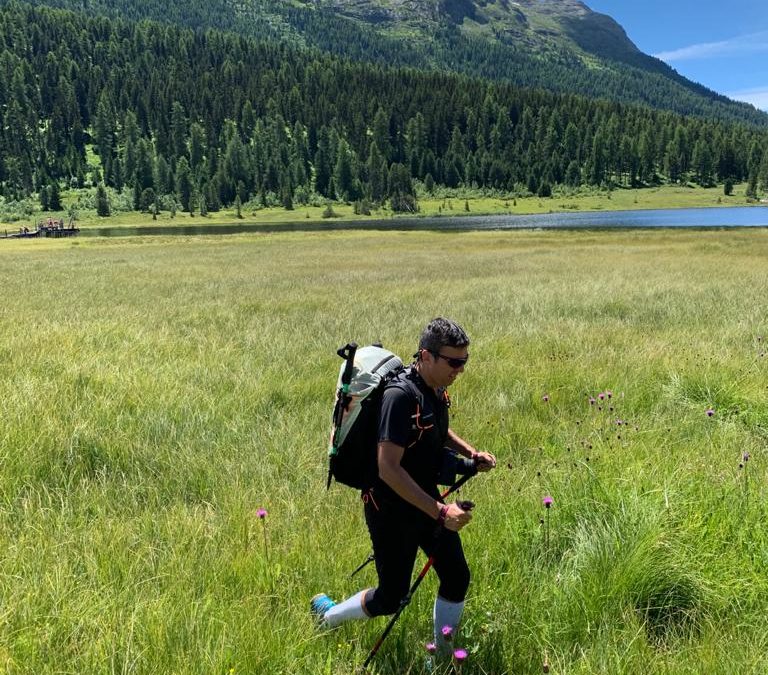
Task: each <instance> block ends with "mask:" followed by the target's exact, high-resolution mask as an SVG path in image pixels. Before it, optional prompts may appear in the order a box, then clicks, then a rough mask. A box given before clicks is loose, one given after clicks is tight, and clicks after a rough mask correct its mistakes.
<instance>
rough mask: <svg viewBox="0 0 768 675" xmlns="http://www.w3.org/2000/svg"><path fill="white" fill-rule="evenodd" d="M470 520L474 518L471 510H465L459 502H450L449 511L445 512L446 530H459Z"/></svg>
mask: <svg viewBox="0 0 768 675" xmlns="http://www.w3.org/2000/svg"><path fill="white" fill-rule="evenodd" d="M470 520H472V513H471V512H470V511H464V510H463V509H462V508H461V507H460V506H459V505H458V504H448V511H446V513H445V523H443V525H444V527H445V529H446V530H451V531H452V532H458V531H459V530H460V529H461V528H462V527H464V526H465V525H466V524H467V523H468V522H469V521H470Z"/></svg>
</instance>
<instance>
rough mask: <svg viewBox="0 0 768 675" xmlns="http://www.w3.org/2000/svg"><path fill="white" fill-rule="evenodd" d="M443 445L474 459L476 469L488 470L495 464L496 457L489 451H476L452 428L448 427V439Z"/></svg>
mask: <svg viewBox="0 0 768 675" xmlns="http://www.w3.org/2000/svg"><path fill="white" fill-rule="evenodd" d="M445 445H446V447H448V448H449V449H450V450H455V451H456V452H458V453H459V454H460V455H464V457H467V458H469V459H472V460H474V461H475V462H476V463H477V469H478V471H489V470H490V469H493V468H494V467H495V466H496V457H494V456H493V455H492V454H491V453H490V452H478V451H477V450H475V448H474V447H473V446H472V445H470V444H469V443H467V441H465V440H464V439H463V438H461V437H460V436H459V435H458V434H457V433H456V432H455V431H453V429H448V440H447V441H446V443H445Z"/></svg>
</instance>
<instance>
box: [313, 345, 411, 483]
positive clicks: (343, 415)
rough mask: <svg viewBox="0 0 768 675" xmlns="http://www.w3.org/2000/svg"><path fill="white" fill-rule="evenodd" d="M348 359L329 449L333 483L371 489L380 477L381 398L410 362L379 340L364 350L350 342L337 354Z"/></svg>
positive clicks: (339, 385)
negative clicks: (379, 432) (377, 454)
mask: <svg viewBox="0 0 768 675" xmlns="http://www.w3.org/2000/svg"><path fill="white" fill-rule="evenodd" d="M336 353H337V354H338V355H339V356H340V357H341V358H342V359H344V363H343V364H342V366H341V368H340V370H339V379H338V383H337V395H336V404H335V406H334V409H333V431H332V433H331V440H330V444H329V447H328V460H329V465H328V482H327V485H326V487H330V485H331V479H332V478H335V479H336V480H337V481H338V482H339V483H343V484H344V485H348V486H350V487H353V488H357V489H358V490H366V489H368V488H369V487H371V486H372V485H373V483H374V481H375V479H376V476H378V464H377V458H376V447H377V445H378V430H379V412H380V409H381V397H382V394H383V392H384V388H385V387H386V385H387V383H388V382H389V381H390V380H391V379H392V378H393V377H395V376H396V375H397V374H398V373H400V372H401V371H402V370H403V368H404V366H403V362H402V360H401V359H400V357H399V356H397V355H396V354H394V353H392V352H391V351H389V350H387V349H384V348H383V347H382V346H381V345H380V344H373V345H369V346H367V347H361V348H360V349H358V347H357V344H356V343H354V342H350V343H349V344H347V345H346V346H344V347H342V348H341V349H339V350H338V351H337V352H336Z"/></svg>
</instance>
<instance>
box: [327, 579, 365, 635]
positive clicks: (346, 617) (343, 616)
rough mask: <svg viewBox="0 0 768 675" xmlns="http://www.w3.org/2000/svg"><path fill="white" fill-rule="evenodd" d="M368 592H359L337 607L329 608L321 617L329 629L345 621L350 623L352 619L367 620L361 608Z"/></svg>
mask: <svg viewBox="0 0 768 675" xmlns="http://www.w3.org/2000/svg"><path fill="white" fill-rule="evenodd" d="M367 592H368V590H367V589H366V590H364V591H360V592H359V593H357V594H355V595H353V596H352V597H351V598H347V599H346V600H344V602H340V603H339V604H338V605H335V606H334V607H331V608H330V609H329V610H328V611H327V612H326V613H325V616H324V617H323V620H324V621H325V622H326V624H328V627H329V628H335V627H336V626H338V625H339V624H341V623H344V622H345V621H351V620H352V619H367V618H368V615H367V614H366V613H365V609H364V607H363V600H365V594H366V593H367Z"/></svg>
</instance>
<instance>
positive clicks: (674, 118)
mask: <svg viewBox="0 0 768 675" xmlns="http://www.w3.org/2000/svg"><path fill="white" fill-rule="evenodd" d="M0 122H1V123H0V147H2V157H1V158H0V194H2V196H3V197H4V198H5V199H7V200H19V199H23V198H26V197H29V196H30V195H33V194H38V195H40V199H41V202H42V203H43V205H44V206H46V207H47V208H54V207H55V206H56V202H57V200H58V199H59V195H60V191H61V189H62V187H67V186H84V185H87V184H89V183H90V182H95V183H97V184H99V185H100V186H101V191H100V194H101V195H102V196H103V195H104V194H105V192H104V190H105V188H106V187H109V188H113V189H115V190H118V191H125V190H128V191H130V194H131V195H132V199H133V206H134V208H136V209H152V208H157V207H158V204H168V203H171V202H172V203H173V204H178V205H179V207H180V208H181V209H183V210H193V209H196V208H197V209H201V210H203V209H205V210H211V211H213V210H216V209H218V208H221V207H223V206H232V205H238V204H245V203H246V202H251V201H253V200H258V201H259V202H260V203H262V204H265V205H266V204H282V205H283V206H285V207H286V208H292V207H293V206H294V204H296V203H305V202H307V201H309V200H311V199H313V198H317V197H320V198H323V199H337V200H344V201H366V202H371V203H382V202H384V201H389V202H390V203H391V204H392V207H393V208H395V209H396V210H412V209H414V208H416V200H415V195H416V188H415V183H416V182H417V181H418V183H419V185H422V186H423V187H424V189H426V190H433V189H435V188H437V187H439V186H445V187H450V188H456V187H467V188H475V187H476V188H482V189H487V190H498V191H504V192H511V191H529V192H533V193H537V194H540V195H542V196H546V195H547V194H550V193H551V190H552V189H553V187H555V186H557V185H568V186H573V187H578V186H581V185H606V184H622V185H647V184H654V183H661V182H666V181H669V182H678V181H684V180H695V181H697V182H699V183H701V184H703V185H711V184H714V183H715V182H725V181H744V180H747V181H749V185H750V188H751V189H752V191H753V192H755V193H756V192H757V190H758V189H768V152H766V140H768V131H766V130H765V129H761V128H759V127H755V126H752V125H745V124H738V123H733V122H726V121H722V120H717V121H707V120H704V119H702V118H696V117H683V116H680V115H677V114H674V113H671V112H664V111H659V110H653V109H650V108H647V107H642V106H631V105H626V104H620V103H615V102H608V101H605V100H591V99H587V98H584V97H580V96H576V95H566V94H555V93H547V92H544V91H540V90H533V89H526V88H521V87H517V86H514V85H511V84H503V83H494V82H490V81H488V80H484V79H479V78H469V77H466V76H461V75H456V74H448V73H440V72H422V71H417V70H414V69H409V68H385V67H382V66H378V65H375V64H364V63H354V62H349V61H345V60H343V59H340V58H338V57H333V56H330V55H327V54H321V53H317V52H314V53H311V52H307V51H306V50H298V49H295V48H293V47H290V46H288V45H286V44H284V43H277V42H257V41H254V40H252V39H250V38H246V37H244V36H241V35H236V34H229V33H222V32H217V31H212V30H209V31H193V30H190V29H184V28H180V27H176V26H171V25H167V24H161V23H154V22H138V23H136V22H128V21H123V20H120V19H107V18H104V17H99V16H86V15H83V14H79V13H73V12H70V11H66V10H59V9H52V8H47V7H33V6H31V5H27V4H23V3H17V2H10V3H6V4H5V5H4V6H2V8H0ZM93 153H95V154H93ZM96 157H97V160H98V161H95V158H96ZM94 165H95V166H96V167H97V169H96V170H94V168H93V167H94ZM174 208H175V207H174Z"/></svg>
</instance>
